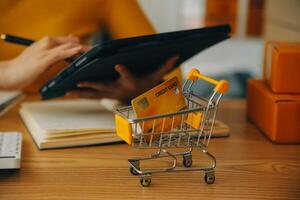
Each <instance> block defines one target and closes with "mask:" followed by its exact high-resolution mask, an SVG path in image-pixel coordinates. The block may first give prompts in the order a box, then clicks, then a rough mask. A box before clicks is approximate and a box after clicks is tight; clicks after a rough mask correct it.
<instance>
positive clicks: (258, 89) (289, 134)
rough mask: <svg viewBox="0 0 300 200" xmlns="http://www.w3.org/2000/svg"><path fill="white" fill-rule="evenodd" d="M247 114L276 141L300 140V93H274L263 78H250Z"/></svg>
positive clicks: (289, 141) (296, 141)
mask: <svg viewBox="0 0 300 200" xmlns="http://www.w3.org/2000/svg"><path fill="white" fill-rule="evenodd" d="M247 116H248V118H249V119H250V120H251V121H253V122H254V123H255V124H256V125H257V127H258V128H259V129H261V130H262V131H263V132H264V134H265V135H266V136H267V137H269V138H270V139H271V140H272V141H274V142H277V143H299V142H300V95H281V94H274V93H272V92H271V91H270V89H269V87H268V86H267V85H266V83H265V82H264V81H263V80H250V81H249V82H248V94H247Z"/></svg>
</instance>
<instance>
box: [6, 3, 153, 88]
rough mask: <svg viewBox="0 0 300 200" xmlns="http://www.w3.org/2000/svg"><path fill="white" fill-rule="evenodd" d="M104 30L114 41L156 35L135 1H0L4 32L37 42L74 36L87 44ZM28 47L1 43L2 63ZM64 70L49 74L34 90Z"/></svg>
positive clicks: (56, 68)
mask: <svg viewBox="0 0 300 200" xmlns="http://www.w3.org/2000/svg"><path fill="white" fill-rule="evenodd" d="M101 30H105V31H107V32H109V34H110V35H111V36H112V37H113V38H124V37H132V36H138V35H145V34H152V33H154V32H155V31H154V29H153V27H152V26H151V24H150V23H149V21H148V20H147V18H146V17H145V15H144V14H143V12H142V10H141V9H140V8H139V6H138V3H137V2H136V1H135V0H0V33H8V34H9V33H10V34H13V35H17V36H21V37H25V38H30V39H33V40H39V39H40V38H42V37H43V36H46V35H47V36H62V35H70V34H72V35H74V36H78V37H80V38H81V39H82V40H83V41H86V39H87V38H88V37H89V36H90V35H91V34H92V33H95V32H97V31H101ZM24 48H25V47H22V46H20V45H16V44H11V43H6V42H3V41H0V60H7V59H12V58H14V57H16V56H17V55H19V54H20V52H21V51H22V50H23V49H24ZM61 68H62V66H61V65H60V66H59V67H54V68H52V69H51V70H50V71H49V72H47V73H46V74H45V76H43V77H42V78H41V79H40V80H38V81H37V82H36V83H37V84H35V86H36V87H34V90H37V89H38V88H39V87H40V86H41V84H43V83H44V82H46V81H47V80H48V79H50V78H51V77H53V76H54V75H55V74H56V73H57V72H58V71H60V70H61Z"/></svg>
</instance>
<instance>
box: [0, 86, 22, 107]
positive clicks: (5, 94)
mask: <svg viewBox="0 0 300 200" xmlns="http://www.w3.org/2000/svg"><path fill="white" fill-rule="evenodd" d="M19 95H21V92H19V91H5V90H0V105H2V104H5V103H6V102H8V101H10V100H12V99H14V98H16V97H17V96H19Z"/></svg>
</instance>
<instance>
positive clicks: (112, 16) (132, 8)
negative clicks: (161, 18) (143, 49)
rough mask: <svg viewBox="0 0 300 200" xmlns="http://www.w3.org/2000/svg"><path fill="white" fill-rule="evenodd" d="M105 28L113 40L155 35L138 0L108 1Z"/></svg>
mask: <svg viewBox="0 0 300 200" xmlns="http://www.w3.org/2000/svg"><path fill="white" fill-rule="evenodd" d="M106 2H107V4H106V9H105V14H104V16H103V17H104V26H105V28H106V29H107V31H108V32H109V33H110V35H111V36H112V37H113V38H124V37H133V36H139V35H147V34H153V33H155V30H154V28H153V26H152V25H151V23H150V22H149V21H148V19H147V17H146V16H145V15H144V13H143V11H142V10H141V8H140V7H139V5H138V3H137V1H136V0H126V1H124V0H108V1H106Z"/></svg>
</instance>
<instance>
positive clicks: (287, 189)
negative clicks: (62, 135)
mask: <svg viewBox="0 0 300 200" xmlns="http://www.w3.org/2000/svg"><path fill="white" fill-rule="evenodd" d="M17 109H18V108H15V109H14V110H12V111H10V112H9V113H7V114H6V115H5V116H4V117H2V118H0V131H21V132H23V136H24V143H23V155H22V169H21V170H15V171H0V199H1V200H9V199H13V200H16V199H22V200H26V199H30V200H33V199H39V200H40V199H55V200H57V199H78V200H79V199H80V200H82V199H97V200H98V199H151V200H152V199H272V200H274V199H299V198H300V146H299V145H274V144H272V143H271V142H270V141H269V140H268V139H267V138H266V137H264V136H263V135H262V134H261V133H260V131H258V130H257V129H256V128H255V127H254V126H253V125H252V124H251V123H249V122H248V121H247V120H246V118H245V102H244V101H241V100H227V101H223V103H222V104H221V109H220V112H219V118H220V119H221V120H223V121H224V122H226V123H227V124H229V125H230V128H231V130H232V133H231V136H230V137H229V138H222V139H213V140H212V141H211V143H210V147H209V149H210V152H211V153H212V154H214V155H215V156H216V158H217V171H216V182H215V183H214V184H213V185H206V184H205V183H204V181H203V173H200V172H180V173H162V174H155V175H153V177H152V184H151V187H149V188H143V187H141V186H140V183H139V178H138V177H134V176H132V175H131V174H130V173H129V170H128V163H127V159H128V158H130V157H135V156H138V155H144V154H145V153H146V154H148V153H150V151H148V150H147V151H142V150H137V149H133V148H131V147H130V146H128V145H126V144H116V145H106V146H93V147H82V148H72V149H60V150H44V151H39V150H38V149H37V147H36V146H35V144H34V143H33V140H32V139H31V137H30V135H29V133H28V132H27V130H26V128H25V127H24V124H23V123H22V121H21V120H20V118H19V116H18V113H17ZM258 112H259V111H258ZM199 155H200V154H199ZM199 155H194V162H196V160H200V161H201V160H204V158H203V157H200V156H199Z"/></svg>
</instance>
